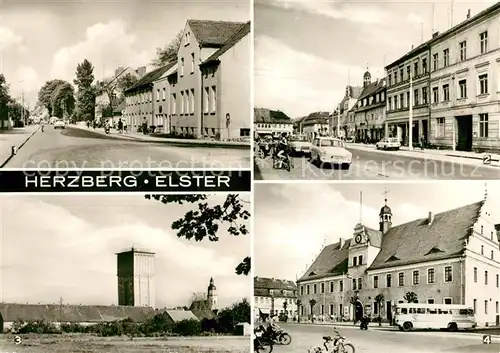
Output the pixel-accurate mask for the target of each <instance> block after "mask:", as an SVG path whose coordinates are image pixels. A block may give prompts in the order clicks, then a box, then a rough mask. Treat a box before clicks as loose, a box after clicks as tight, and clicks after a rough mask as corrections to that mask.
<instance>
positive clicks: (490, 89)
mask: <svg viewBox="0 0 500 353" xmlns="http://www.w3.org/2000/svg"><path fill="white" fill-rule="evenodd" d="M254 19H255V30H254V36H255V49H254V50H255V64H254V88H255V99H254V115H255V116H254V131H255V133H254V139H255V141H256V142H255V152H256V153H255V158H254V168H255V170H256V172H255V178H256V179H257V180H261V179H264V180H297V179H306V180H315V179H320V180H329V179H332V180H385V179H392V180H422V179H424V180H425V179H460V180H469V179H482V180H487V179H498V178H499V177H500V169H498V167H499V166H500V161H499V160H500V159H499V154H498V153H499V152H500V128H499V117H500V110H499V104H498V102H499V99H500V93H499V91H500V85H499V82H500V81H499V78H498V71H499V62H500V55H499V48H500V44H499V42H498V40H497V37H498V35H499V29H498V26H497V23H498V21H499V19H500V3H499V2H496V1H476V2H474V1H468V2H466V1H453V0H451V1H410V0H408V1H407V0H397V1H396V0H382V1H373V2H366V1H285V0H269V1H268V0H255V10H254Z"/></svg>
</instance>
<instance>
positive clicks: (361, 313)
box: [354, 300, 364, 321]
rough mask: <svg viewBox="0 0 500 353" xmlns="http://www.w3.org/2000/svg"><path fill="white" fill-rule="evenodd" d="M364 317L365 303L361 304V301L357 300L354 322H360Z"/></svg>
mask: <svg viewBox="0 0 500 353" xmlns="http://www.w3.org/2000/svg"><path fill="white" fill-rule="evenodd" d="M363 316H364V309H363V303H361V302H360V301H359V300H356V303H355V304H354V320H355V321H360V320H361V319H362V318H363Z"/></svg>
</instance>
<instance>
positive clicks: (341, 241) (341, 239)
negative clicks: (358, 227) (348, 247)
mask: <svg viewBox="0 0 500 353" xmlns="http://www.w3.org/2000/svg"><path fill="white" fill-rule="evenodd" d="M339 244H340V249H342V248H343V247H344V244H345V241H344V238H339Z"/></svg>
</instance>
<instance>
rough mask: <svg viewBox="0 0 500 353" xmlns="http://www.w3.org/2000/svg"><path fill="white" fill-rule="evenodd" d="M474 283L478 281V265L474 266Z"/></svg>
mask: <svg viewBox="0 0 500 353" xmlns="http://www.w3.org/2000/svg"><path fill="white" fill-rule="evenodd" d="M474 283H477V267H474Z"/></svg>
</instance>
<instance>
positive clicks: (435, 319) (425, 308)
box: [395, 303, 477, 332]
mask: <svg viewBox="0 0 500 353" xmlns="http://www.w3.org/2000/svg"><path fill="white" fill-rule="evenodd" d="M395 321H396V325H398V327H399V329H400V330H401V331H406V332H407V331H411V330H413V329H436V330H440V329H447V330H449V331H458V330H469V329H473V328H475V327H476V326H477V322H476V318H475V316H474V310H473V309H472V308H470V307H468V306H465V305H453V304H418V303H408V304H397V305H396V315H395Z"/></svg>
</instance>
